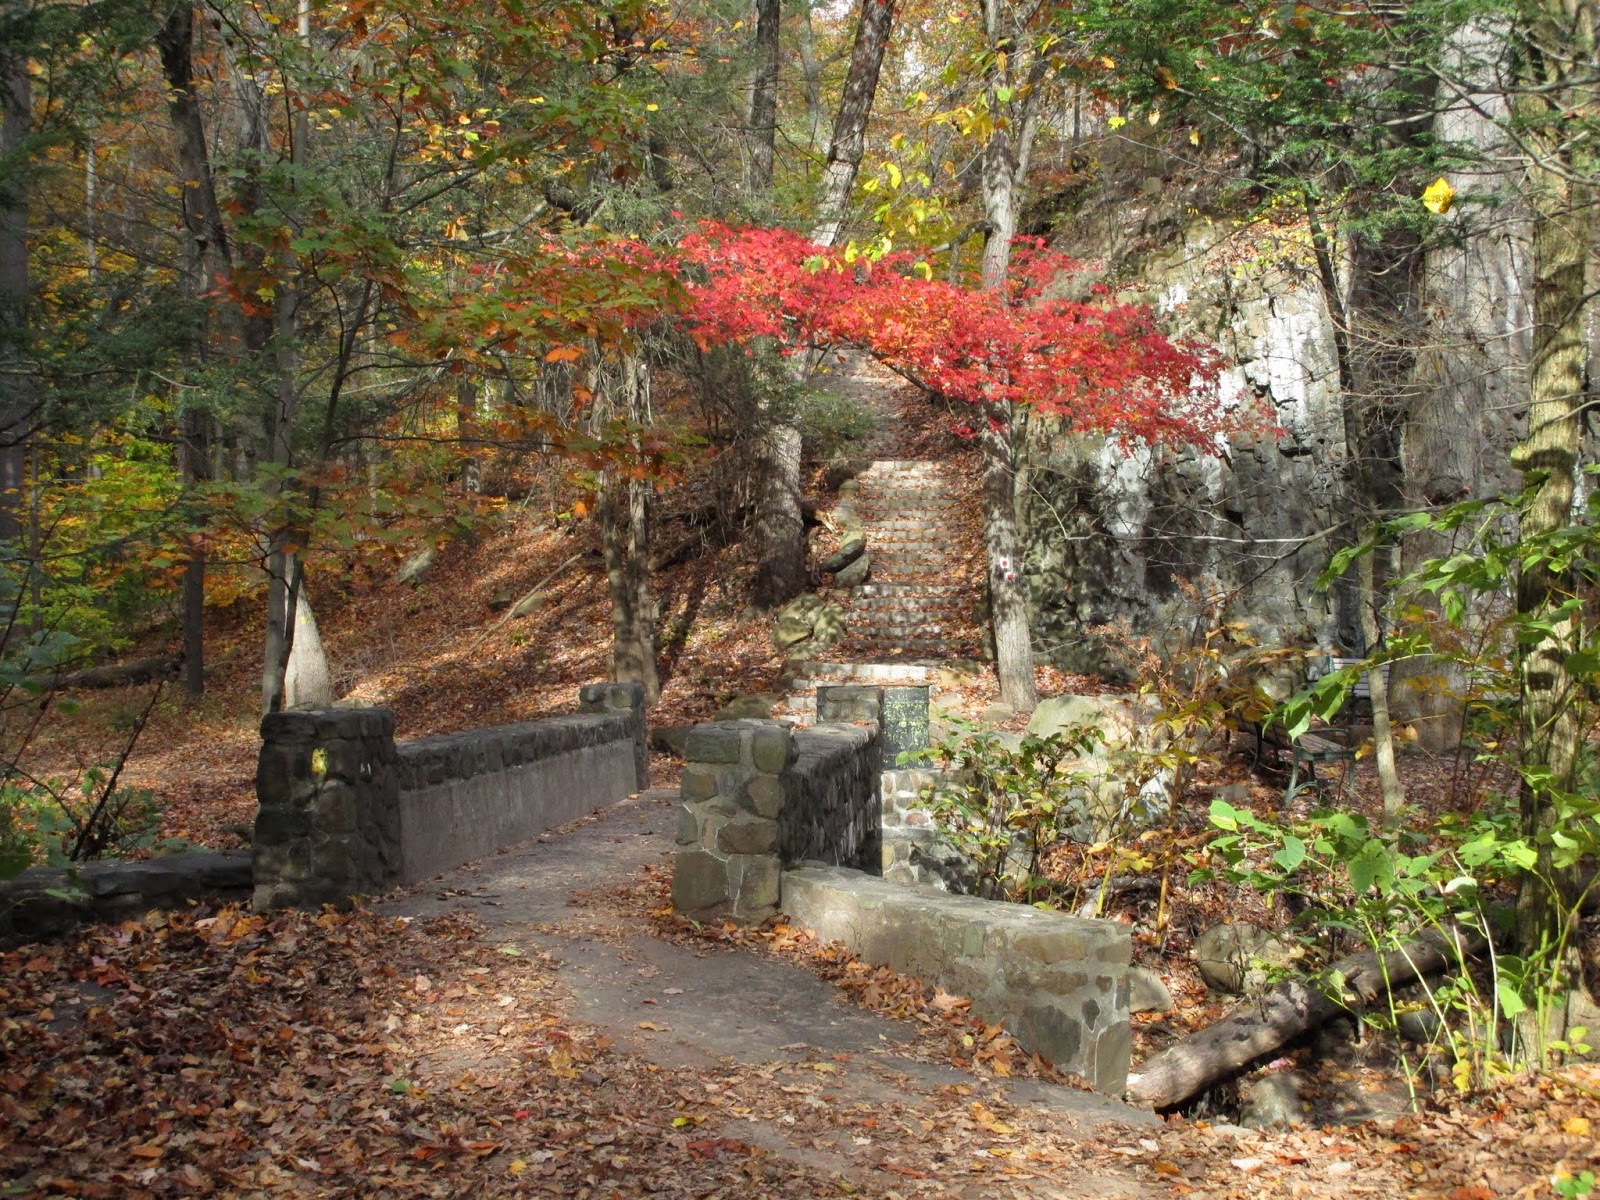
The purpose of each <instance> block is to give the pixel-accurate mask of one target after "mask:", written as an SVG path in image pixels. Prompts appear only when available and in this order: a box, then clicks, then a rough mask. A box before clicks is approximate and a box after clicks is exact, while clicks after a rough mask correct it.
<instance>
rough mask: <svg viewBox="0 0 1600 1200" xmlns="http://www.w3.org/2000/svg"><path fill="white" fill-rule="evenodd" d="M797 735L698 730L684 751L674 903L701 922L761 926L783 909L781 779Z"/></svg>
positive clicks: (759, 726) (717, 727)
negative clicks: (780, 893)
mask: <svg viewBox="0 0 1600 1200" xmlns="http://www.w3.org/2000/svg"><path fill="white" fill-rule="evenodd" d="M795 757H796V755H795V747H794V734H793V732H792V731H791V730H790V729H789V727H788V726H786V725H783V724H781V723H779V722H777V721H756V720H749V721H716V722H712V723H710V724H705V725H696V726H695V727H694V728H693V729H691V730H690V731H689V736H688V739H687V740H686V742H685V745H684V759H685V760H686V765H685V767H684V769H683V782H682V784H681V789H680V795H681V797H682V799H683V806H682V808H681V810H680V812H679V815H678V856H677V862H676V865H675V867H674V870H673V875H672V903H673V906H674V907H676V908H677V910H678V911H679V912H682V913H685V914H687V915H689V916H692V917H695V918H697V919H706V918H712V917H732V918H734V919H735V920H738V921H748V922H758V921H762V920H765V919H766V918H767V917H769V916H771V915H772V914H773V913H774V912H776V911H777V908H778V885H779V881H780V877H781V873H782V864H781V861H780V857H779V845H778V814H779V812H780V810H781V809H782V807H783V784H782V780H781V778H780V777H781V776H782V775H783V773H784V771H785V770H787V769H788V767H789V766H790V764H791V763H793V762H794V761H795Z"/></svg>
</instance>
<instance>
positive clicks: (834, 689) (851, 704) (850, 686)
mask: <svg viewBox="0 0 1600 1200" xmlns="http://www.w3.org/2000/svg"><path fill="white" fill-rule="evenodd" d="M882 713H883V689H882V688H878V687H867V686H866V685H864V684H859V683H842V684H832V685H828V686H820V685H819V686H818V688H817V724H818V725H829V724H832V723H834V722H836V721H837V722H843V723H844V724H847V725H853V724H855V723H856V722H858V721H871V722H872V723H873V724H877V722H878V720H879V719H880V718H881V716H882Z"/></svg>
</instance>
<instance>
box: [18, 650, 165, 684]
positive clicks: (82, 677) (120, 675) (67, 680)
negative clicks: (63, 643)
mask: <svg viewBox="0 0 1600 1200" xmlns="http://www.w3.org/2000/svg"><path fill="white" fill-rule="evenodd" d="M182 666H183V655H181V654H158V655H156V656H155V657H154V658H141V659H137V660H136V661H134V662H130V663H112V664H110V665H109V666H104V667H88V668H86V669H84V670H82V671H70V672H68V673H67V674H65V675H54V676H50V677H49V678H47V679H41V680H40V683H41V684H43V685H44V686H46V687H50V688H57V689H59V690H61V691H79V690H85V689H99V688H114V687H131V686H133V685H134V684H141V683H156V682H158V681H160V680H163V679H173V678H175V677H176V676H177V674H178V670H179V668H181V667H182Z"/></svg>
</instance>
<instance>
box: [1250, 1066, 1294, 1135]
mask: <svg viewBox="0 0 1600 1200" xmlns="http://www.w3.org/2000/svg"><path fill="white" fill-rule="evenodd" d="M1305 1118H1306V1110H1305V1106H1304V1105H1303V1104H1301V1102H1300V1077H1299V1076H1298V1075H1296V1074H1295V1073H1294V1072H1293V1071H1273V1072H1271V1073H1269V1074H1266V1075H1263V1076H1262V1077H1261V1078H1260V1079H1257V1080H1255V1081H1253V1082H1252V1083H1250V1084H1249V1085H1248V1086H1246V1087H1245V1089H1244V1104H1243V1105H1242V1107H1241V1108H1240V1111H1239V1124H1241V1125H1243V1126H1244V1127H1245V1128H1246V1129H1273V1128H1278V1129H1287V1128H1289V1127H1290V1126H1291V1125H1298V1124H1300V1123H1301V1122H1302V1121H1304V1120H1305Z"/></svg>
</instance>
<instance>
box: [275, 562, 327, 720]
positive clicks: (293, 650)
mask: <svg viewBox="0 0 1600 1200" xmlns="http://www.w3.org/2000/svg"><path fill="white" fill-rule="evenodd" d="M297 566H298V564H297ZM297 575H298V583H297V586H296V587H295V588H294V623H293V626H292V628H291V632H292V637H293V640H292V642H291V644H290V646H289V657H288V662H287V664H286V665H285V667H284V671H283V707H284V708H325V707H327V706H328V705H330V704H332V703H333V702H334V700H335V698H336V697H335V696H334V692H333V672H332V670H331V669H330V668H329V666H328V654H327V651H326V650H325V649H324V648H323V645H322V634H321V632H320V631H319V630H318V629H317V617H316V614H315V613H313V612H312V611H311V596H310V595H309V594H308V593H307V591H306V584H305V576H304V574H303V572H301V571H298V570H297Z"/></svg>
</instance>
